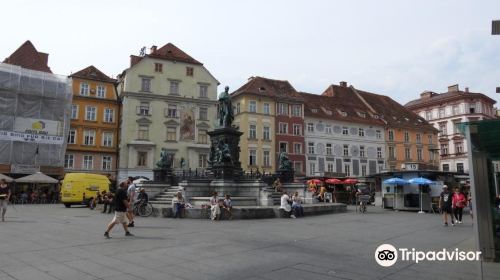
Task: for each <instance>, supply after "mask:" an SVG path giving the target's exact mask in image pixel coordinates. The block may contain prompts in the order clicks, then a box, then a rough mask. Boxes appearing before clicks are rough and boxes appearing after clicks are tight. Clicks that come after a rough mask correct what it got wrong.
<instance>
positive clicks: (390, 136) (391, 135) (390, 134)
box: [389, 130, 394, 141]
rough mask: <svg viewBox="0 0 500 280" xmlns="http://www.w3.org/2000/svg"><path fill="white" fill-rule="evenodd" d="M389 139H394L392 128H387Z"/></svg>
mask: <svg viewBox="0 0 500 280" xmlns="http://www.w3.org/2000/svg"><path fill="white" fill-rule="evenodd" d="M389 141H394V130H389Z"/></svg>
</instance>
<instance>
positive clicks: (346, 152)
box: [344, 145, 349, 157]
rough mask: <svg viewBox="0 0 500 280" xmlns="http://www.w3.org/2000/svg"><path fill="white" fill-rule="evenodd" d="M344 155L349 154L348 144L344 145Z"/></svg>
mask: <svg viewBox="0 0 500 280" xmlns="http://www.w3.org/2000/svg"><path fill="white" fill-rule="evenodd" d="M344 156H345V157H347V156H349V145H344Z"/></svg>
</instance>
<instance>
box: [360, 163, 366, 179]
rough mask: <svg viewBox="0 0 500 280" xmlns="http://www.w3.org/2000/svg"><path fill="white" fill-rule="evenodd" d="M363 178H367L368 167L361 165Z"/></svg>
mask: <svg viewBox="0 0 500 280" xmlns="http://www.w3.org/2000/svg"><path fill="white" fill-rule="evenodd" d="M361 176H363V177H364V176H366V165H361Z"/></svg>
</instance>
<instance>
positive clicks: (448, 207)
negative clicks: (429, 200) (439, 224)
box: [438, 185, 473, 226]
mask: <svg viewBox="0 0 500 280" xmlns="http://www.w3.org/2000/svg"><path fill="white" fill-rule="evenodd" d="M438 206H439V209H440V210H441V212H442V213H443V225H444V226H448V216H450V220H451V225H452V226H455V224H461V223H462V216H463V210H464V208H465V207H467V206H469V211H470V215H471V218H472V217H473V215H472V200H471V195H470V193H469V195H466V194H465V193H463V192H462V191H460V188H458V187H455V189H454V191H453V192H450V191H449V190H448V186H447V185H444V186H443V191H442V192H441V195H440V196H439V205H438Z"/></svg>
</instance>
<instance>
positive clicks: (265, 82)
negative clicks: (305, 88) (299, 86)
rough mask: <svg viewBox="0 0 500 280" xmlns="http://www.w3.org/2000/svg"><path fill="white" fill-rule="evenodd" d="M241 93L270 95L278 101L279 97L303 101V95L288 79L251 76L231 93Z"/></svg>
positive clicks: (236, 94) (232, 94) (234, 95)
mask: <svg viewBox="0 0 500 280" xmlns="http://www.w3.org/2000/svg"><path fill="white" fill-rule="evenodd" d="M241 94H253V95H258V96H264V97H270V98H274V99H276V100H277V101H278V99H279V100H288V101H292V102H302V101H303V97H302V96H301V95H300V94H299V93H298V92H297V91H296V90H295V88H294V87H293V86H292V85H291V84H290V83H289V82H288V81H284V80H274V79H268V78H263V77H251V78H250V79H249V81H248V82H247V83H246V84H244V85H243V86H241V87H240V88H239V89H237V90H236V91H234V92H233V93H231V96H233V97H236V96H238V95H241Z"/></svg>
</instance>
